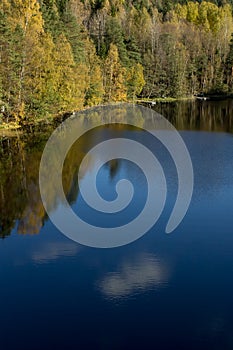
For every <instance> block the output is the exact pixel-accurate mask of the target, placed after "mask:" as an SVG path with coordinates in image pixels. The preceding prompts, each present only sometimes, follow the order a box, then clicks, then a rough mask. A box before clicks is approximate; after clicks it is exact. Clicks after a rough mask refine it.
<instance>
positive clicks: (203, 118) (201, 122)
mask: <svg viewBox="0 0 233 350" xmlns="http://www.w3.org/2000/svg"><path fill="white" fill-rule="evenodd" d="M155 110H156V111H157V112H158V113H160V114H162V115H163V116H164V117H165V118H167V119H168V120H169V121H170V122H171V123H172V124H173V125H174V126H175V127H176V128H177V129H179V130H203V131H224V132H230V133H233V99H228V100H226V101H185V102H174V103H166V104H158V105H156V107H155Z"/></svg>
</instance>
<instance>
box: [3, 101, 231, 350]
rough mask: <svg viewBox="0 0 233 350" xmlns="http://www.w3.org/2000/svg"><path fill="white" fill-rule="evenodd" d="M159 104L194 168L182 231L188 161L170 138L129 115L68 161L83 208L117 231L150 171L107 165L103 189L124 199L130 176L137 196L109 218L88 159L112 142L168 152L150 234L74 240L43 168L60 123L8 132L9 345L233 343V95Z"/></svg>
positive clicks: (66, 176)
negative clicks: (183, 174) (42, 180)
mask: <svg viewBox="0 0 233 350" xmlns="http://www.w3.org/2000/svg"><path fill="white" fill-rule="evenodd" d="M119 108H120V107H119ZM154 110H155V111H156V112H158V113H160V114H162V115H163V116H165V117H166V118H167V119H168V120H169V121H170V122H171V123H172V124H173V125H174V126H175V127H176V128H177V129H178V130H179V132H180V135H181V136H182V138H183V140H184V142H185V144H186V147H187V149H188V151H189V154H190V157H191V160H192V165H193V171H194V191H193V197H192V200H191V203H190V207H189V209H188V211H187V214H186V215H185V217H184V219H183V221H182V222H181V223H180V225H179V226H178V227H177V228H176V229H175V230H174V231H173V232H172V233H171V234H166V233H165V227H166V225H167V221H168V218H169V216H170V215H171V211H172V208H173V207H174V203H175V200H176V195H177V175H176V168H175V166H174V163H173V161H172V159H171V157H170V155H169V153H168V152H167V150H166V149H165V148H164V147H163V146H162V145H161V144H160V143H159V142H156V141H155V142H152V141H151V139H150V137H148V136H147V135H146V133H145V131H144V130H142V129H140V128H134V127H129V126H127V125H125V124H124V123H123V119H124V113H122V112H121V113H118V114H117V116H116V122H117V124H115V125H114V124H111V125H110V124H109V125H105V126H102V127H98V128H95V129H93V130H91V131H90V132H87V133H86V134H85V135H83V136H82V137H81V138H80V139H79V140H78V141H77V142H75V143H74V145H73V146H72V148H71V149H70V151H69V152H68V154H67V156H66V159H65V162H64V168H63V173H62V174H63V178H62V182H63V189H64V193H65V196H66V199H67V201H68V202H69V204H70V206H71V207H72V209H73V211H74V212H75V213H76V214H78V215H80V216H81V217H83V218H85V220H87V221H89V222H90V223H92V224H93V225H96V226H103V227H105V228H110V227H113V226H114V225H117V224H119V225H124V224H126V223H127V222H128V221H129V220H131V219H132V218H133V217H136V216H137V215H138V214H139V212H140V211H141V210H142V209H143V206H144V203H145V201H146V195H147V191H146V188H147V183H146V179H145V176H144V175H143V172H142V171H141V169H140V168H139V167H138V166H137V165H135V164H133V163H132V162H130V161H129V160H125V159H120V158H119V159H113V160H111V161H108V162H106V163H105V164H104V165H103V166H102V167H101V169H100V171H99V172H98V176H97V187H98V190H99V192H100V194H101V196H102V197H103V198H104V199H106V200H109V201H111V200H114V199H115V198H116V184H117V183H118V181H119V180H121V179H123V178H126V179H129V180H130V181H131V183H132V185H133V186H134V188H135V193H134V198H133V199H132V203H130V205H129V206H128V208H126V209H128V210H125V211H123V212H122V213H119V214H114V215H111V213H106V214H104V213H102V214H97V213H96V212H93V210H91V209H90V208H89V207H88V206H87V205H86V204H85V202H84V200H83V198H82V196H81V193H80V188H79V187H80V186H81V185H80V184H79V182H78V173H79V167H80V164H81V162H82V160H83V158H84V157H85V155H86V154H88V152H89V151H90V149H91V148H92V147H94V145H96V144H98V143H100V142H101V141H103V140H105V139H109V138H111V139H112V138H131V139H133V140H136V141H137V142H144V143H145V145H146V146H147V147H150V149H151V150H152V151H153V152H155V153H156V156H157V158H158V159H159V161H160V162H161V164H162V165H163V168H164V172H165V174H166V180H167V187H168V195H167V200H166V203H165V207H164V210H163V212H162V214H161V216H160V218H159V219H158V221H157V223H156V224H155V225H154V226H153V227H152V228H151V229H150V230H149V231H148V232H147V233H146V234H145V235H143V236H142V237H141V238H140V239H138V240H136V241H134V242H133V243H131V244H128V245H123V246H121V247H118V248H112V249H96V248H92V247H87V246H84V245H81V244H79V243H77V242H74V241H72V240H70V239H68V238H67V237H66V236H65V235H63V234H62V233H61V232H60V231H59V230H58V229H57V228H56V227H55V226H54V224H53V223H52V222H51V220H50V218H49V216H48V215H47V213H46V211H45V209H44V206H43V203H42V199H41V195H40V188H39V167H40V160H41V156H42V152H43V150H44V147H45V144H46V142H47V140H48V138H49V136H50V135H51V133H52V130H53V129H54V128H55V126H54V125H50V126H45V127H42V126H41V127H40V128H39V127H37V128H33V130H31V132H30V133H29V132H25V133H23V132H22V133H19V134H17V135H15V136H11V137H6V136H2V137H1V138H0V144H1V147H0V236H1V240H0V280H1V288H0V300H1V308H0V309H1V314H0V348H1V350H13V349H24V350H27V349H28V350H29V349H30V350H32V349H33V350H36V349H38V350H39V349H40V350H41V349H56V350H57V349H69V350H71V349H101V350H103V349H155V348H156V349H160V350H161V349H171V348H173V349H189V350H191V349H211V350H213V349H216V350H217V349H229V350H230V349H232V348H233V298H232V293H233V254H232V250H233V101H232V100H227V101H218V102H212V101H203V102H202V101H196V102H193V101H191V102H176V103H172V104H170V103H169V104H167V103H166V104H158V105H156V106H155V107H154ZM94 117H95V116H94V115H93V116H92V118H94ZM79 122H80V123H84V124H86V123H91V122H92V121H91V119H90V120H87V119H85V118H83V119H82V118H80V121H79ZM147 122H148V121H145V120H141V127H142V128H143V127H145V124H146V123H147ZM153 125H154V124H153V123H152V124H150V127H148V126H147V128H149V129H150V130H153ZM154 127H155V128H156V126H154ZM132 151H133V150H132ZM57 152H59V150H57ZM95 167H96V159H95V158H91V159H88V161H87V162H86V165H85V166H84V167H83V168H82V173H81V175H80V174H79V176H80V183H83V185H84V184H86V186H87V187H88V186H89V184H90V181H91V180H92V174H93V172H94V171H95ZM55 192H56V188H55V186H54V183H52V181H51V179H50V175H49V174H48V181H47V187H46V193H47V198H48V200H49V202H50V206H51V208H53V209H52V210H56V208H57V207H58V206H59V205H60V199H59V197H58V196H56V193H55ZM64 220H65V218H64Z"/></svg>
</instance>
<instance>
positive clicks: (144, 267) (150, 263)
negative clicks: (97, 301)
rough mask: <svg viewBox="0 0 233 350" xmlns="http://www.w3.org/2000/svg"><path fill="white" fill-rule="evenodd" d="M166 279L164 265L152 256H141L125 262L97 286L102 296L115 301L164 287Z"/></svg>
mask: <svg viewBox="0 0 233 350" xmlns="http://www.w3.org/2000/svg"><path fill="white" fill-rule="evenodd" d="M168 278H169V269H168V267H167V266H166V264H164V263H163V262H161V261H160V260H159V259H158V258H156V257H155V256H153V255H152V254H143V255H140V256H138V257H137V258H136V259H134V260H131V261H125V262H124V263H123V264H122V265H121V267H120V268H119V270H118V271H115V272H112V273H109V274H108V275H107V276H106V277H104V278H103V280H102V281H100V282H99V285H98V286H99V288H100V290H101V292H102V293H103V294H104V296H106V297H108V298H110V299H117V298H124V297H128V296H129V295H134V294H138V293H141V292H145V291H147V290H151V289H157V288H161V287H164V286H165V285H166V283H167V281H168Z"/></svg>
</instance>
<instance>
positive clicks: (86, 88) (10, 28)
mask: <svg viewBox="0 0 233 350" xmlns="http://www.w3.org/2000/svg"><path fill="white" fill-rule="evenodd" d="M232 13H233V1H232V0H229V1H227V0H222V1H221V0H220V1H217V0H216V1H185V0H180V1H177V0H175V1H172V0H1V3H0V124H1V123H2V122H5V123H9V122H11V121H13V122H15V123H18V124H23V123H24V122H28V121H34V120H36V119H38V118H42V117H47V116H54V115H58V114H62V113H65V112H72V111H75V110H80V109H83V108H85V107H86V106H93V105H98V104H101V103H108V102H118V101H134V100H135V99H136V98H139V97H141V98H168V97H173V98H181V97H182V98H184V97H192V96H194V95H195V94H203V93H208V94H218V95H219V94H222V95H229V96H231V94H232V93H233V36H232V33H233V14H232Z"/></svg>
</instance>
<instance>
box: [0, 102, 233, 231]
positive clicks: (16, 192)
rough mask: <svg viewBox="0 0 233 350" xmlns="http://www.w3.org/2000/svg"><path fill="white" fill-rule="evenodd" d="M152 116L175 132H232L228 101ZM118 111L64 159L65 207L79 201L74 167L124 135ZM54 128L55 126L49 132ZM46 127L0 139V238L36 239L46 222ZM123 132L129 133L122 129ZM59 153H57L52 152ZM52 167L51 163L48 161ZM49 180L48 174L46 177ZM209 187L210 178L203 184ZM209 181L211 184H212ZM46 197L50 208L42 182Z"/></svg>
mask: <svg viewBox="0 0 233 350" xmlns="http://www.w3.org/2000/svg"><path fill="white" fill-rule="evenodd" d="M156 110H157V111H158V112H160V113H161V114H163V115H164V116H165V117H167V118H168V119H169V120H170V121H171V122H172V123H173V124H174V125H175V126H176V127H177V128H178V129H188V130H191V129H192V130H194V129H201V130H208V131H213V130H215V131H216V130H217V131H228V132H233V101H232V100H228V101H221V102H205V103H200V102H186V103H175V104H162V105H157V106H156ZM88 115H89V118H86V116H85V115H84V116H83V117H79V122H80V125H81V124H82V123H92V120H95V118H97V119H98V118H99V117H100V116H99V114H98V112H97V111H95V110H94V111H93V113H92V115H91V114H90V113H88ZM125 117H126V113H124V108H122V106H121V107H119V109H117V108H115V109H114V113H112V114H111V112H109V113H108V115H106V118H108V119H107V120H109V121H110V120H114V121H115V122H116V123H119V124H116V125H115V126H113V125H111V126H110V127H105V128H99V129H98V132H97V133H95V132H92V133H91V132H89V133H88V134H87V135H85V136H83V137H81V139H80V140H79V141H78V142H76V143H75V144H74V145H73V147H72V148H71V150H70V152H69V153H68V155H67V158H66V161H65V163H64V169H63V187H64V192H65V194H66V196H67V199H68V201H69V203H71V204H72V203H75V202H76V200H77V198H78V195H79V186H78V176H77V174H78V171H79V166H80V163H81V161H82V159H83V158H84V156H85V154H86V153H87V152H88V150H89V149H90V148H92V147H93V145H95V144H97V143H98V142H100V141H101V140H102V139H106V138H111V137H121V136H124V133H125V132H126V131H127V130H126V127H125V125H121V124H120V123H121V122H122V121H123V120H125ZM131 117H132V118H137V120H138V123H139V124H140V125H141V127H144V126H145V127H147V128H151V129H155V128H156V121H154V120H153V119H151V120H144V119H143V118H142V115H139V114H137V115H136V116H135V115H132V116H131ZM54 127H55V126H54ZM51 130H52V127H50V128H48V129H46V130H45V129H42V131H40V130H36V131H35V130H34V131H33V133H21V134H19V135H17V137H10V138H9V137H2V138H0V237H2V238H4V237H6V236H8V235H10V233H11V231H12V230H13V228H14V229H15V230H16V231H17V232H18V233H20V234H36V233H39V232H40V230H41V228H42V227H43V225H44V222H45V220H46V218H47V216H46V213H45V211H44V208H43V205H42V201H41V198H40V192H39V184H38V173H39V165H40V159H41V155H42V152H43V149H44V146H45V143H46V141H47V139H48V138H49V136H50V133H51ZM128 131H131V129H130V128H128ZM58 152H59V150H58ZM200 153H201V150H200ZM54 162H55V163H56V160H54ZM93 164H94V162H93V160H91V159H89V160H88V162H87V164H86V167H84V168H83V170H84V173H83V174H81V177H83V178H84V177H85V176H86V173H87V172H88V170H90V169H91V167H92V166H93ZM120 168H121V166H120V162H119V161H118V160H112V161H111V162H109V163H108V164H106V169H107V171H108V173H109V178H111V179H113V180H114V178H115V177H116V175H117V174H118V173H119V171H120ZM48 179H49V174H48ZM209 181H210V183H211V178H209ZM213 181H214V180H213ZM47 192H48V193H49V196H50V198H51V203H50V205H51V206H52V207H53V208H56V206H57V205H58V203H59V200H60V199H59V198H57V197H56V188H54V186H53V184H51V182H50V181H48V188H47Z"/></svg>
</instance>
